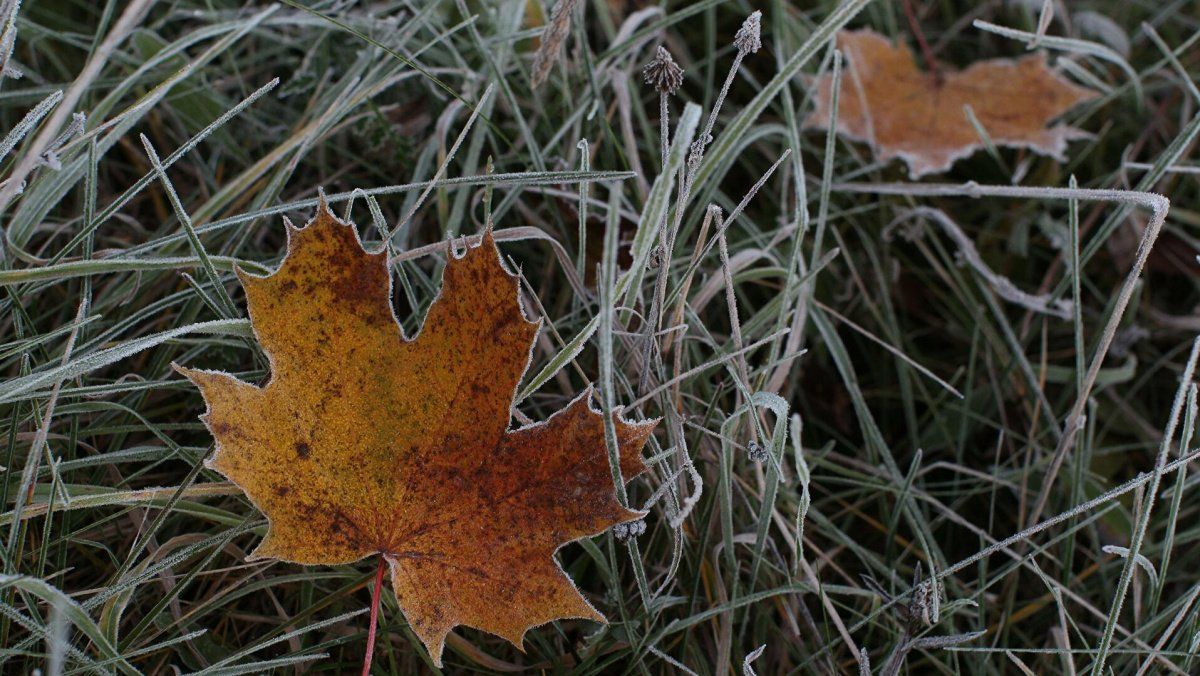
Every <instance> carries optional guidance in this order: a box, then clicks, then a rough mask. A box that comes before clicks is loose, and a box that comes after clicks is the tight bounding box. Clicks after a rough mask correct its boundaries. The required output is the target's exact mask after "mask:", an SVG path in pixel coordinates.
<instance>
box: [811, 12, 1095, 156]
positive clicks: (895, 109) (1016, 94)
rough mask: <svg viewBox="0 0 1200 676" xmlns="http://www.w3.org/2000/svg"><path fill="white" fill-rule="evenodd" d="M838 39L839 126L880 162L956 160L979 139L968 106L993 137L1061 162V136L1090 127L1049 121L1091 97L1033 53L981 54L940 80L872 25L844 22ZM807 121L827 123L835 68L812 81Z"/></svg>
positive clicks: (971, 150) (973, 148)
mask: <svg viewBox="0 0 1200 676" xmlns="http://www.w3.org/2000/svg"><path fill="white" fill-rule="evenodd" d="M837 41H838V47H839V48H841V49H842V50H843V51H844V53H845V54H846V58H847V61H848V66H847V69H846V72H845V75H844V76H843V78H842V83H841V90H840V92H841V94H840V96H839V97H838V114H837V130H838V132H839V133H841V134H842V135H844V136H846V137H848V138H850V139H853V140H855V141H864V142H866V143H869V144H870V145H871V148H872V149H873V150H874V151H875V154H876V156H877V157H878V159H879V160H881V161H884V162H886V161H888V160H891V159H893V158H896V157H899V158H901V159H903V160H904V161H905V163H907V164H908V171H909V174H910V175H911V176H912V177H913V178H919V177H921V176H922V175H924V174H929V173H936V172H941V171H946V170H947V169H949V168H950V166H951V165H952V164H954V162H955V160H959V159H962V158H964V157H966V156H968V155H970V154H972V153H974V152H975V151H976V150H978V149H980V148H982V147H983V140H982V139H981V138H980V135H979V132H978V131H977V130H976V129H975V127H974V125H972V124H971V120H970V118H969V117H968V116H967V113H966V110H965V107H966V106H970V107H971V110H972V111H973V112H974V114H975V118H976V120H978V122H979V124H980V126H982V127H983V129H984V130H985V131H986V132H987V135H988V137H989V138H990V139H991V140H992V142H993V143H994V144H996V145H1005V146H1014V147H1021V148H1029V149H1030V150H1033V151H1035V152H1038V153H1041V154H1043V155H1049V156H1051V157H1053V158H1055V159H1057V160H1059V161H1062V160H1063V159H1064V157H1063V153H1064V152H1065V151H1066V148H1067V141H1068V140H1071V139H1075V138H1085V137H1087V134H1086V133H1085V132H1082V131H1080V130H1078V129H1075V128H1073V127H1069V126H1066V125H1056V126H1054V127H1050V128H1047V127H1046V125H1047V124H1049V123H1050V121H1051V120H1053V119H1054V118H1056V117H1058V116H1059V115H1062V114H1063V113H1065V112H1067V111H1068V110H1070V109H1071V108H1072V107H1074V106H1075V105H1076V104H1078V103H1081V102H1083V101H1087V100H1089V99H1091V98H1094V97H1095V96H1096V93H1095V92H1093V91H1092V90H1090V89H1085V88H1083V87H1079V86H1077V85H1075V84H1073V83H1071V82H1069V81H1067V80H1065V79H1064V78H1063V77H1062V76H1060V75H1059V74H1058V73H1056V72H1055V71H1053V70H1051V69H1050V68H1048V67H1047V66H1046V57H1045V56H1044V55H1043V54H1041V53H1038V54H1033V55H1030V56H1026V57H1023V58H1021V59H1017V60H1015V61H1014V60H1010V59H991V60H988V61H980V62H978V63H976V64H974V65H972V66H970V67H969V68H967V69H966V70H963V71H957V72H954V71H950V72H945V73H944V75H943V77H942V78H941V79H940V80H939V79H938V78H937V77H935V76H934V75H933V74H931V73H923V72H921V71H920V70H918V69H917V64H916V60H915V58H914V57H913V53H912V51H911V50H910V49H909V48H908V47H907V46H903V45H900V46H896V45H893V44H892V43H891V42H889V41H888V40H887V38H885V37H883V36H882V35H880V34H878V33H876V32H875V31H873V30H870V29H863V30H858V31H843V32H841V33H839V34H838V38H837ZM816 87H817V93H816V110H815V111H813V113H812V114H811V115H809V116H808V118H807V119H806V120H805V122H804V125H805V126H806V127H810V128H818V129H828V128H829V121H830V103H831V98H832V89H833V76H832V75H828V74H827V75H823V76H821V77H820V78H819V79H818V80H817V82H816Z"/></svg>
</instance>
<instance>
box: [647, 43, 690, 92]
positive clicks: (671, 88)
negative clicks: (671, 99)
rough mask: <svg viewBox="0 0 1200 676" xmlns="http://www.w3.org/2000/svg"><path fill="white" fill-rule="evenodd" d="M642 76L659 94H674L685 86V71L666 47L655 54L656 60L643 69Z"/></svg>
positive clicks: (660, 48)
mask: <svg viewBox="0 0 1200 676" xmlns="http://www.w3.org/2000/svg"><path fill="white" fill-rule="evenodd" d="M642 76H643V77H644V78H646V84H648V85H650V86H651V87H654V88H655V89H657V90H658V93H659V94H674V93H675V92H676V90H678V89H679V87H680V86H681V85H682V84H683V69H682V68H680V67H679V64H677V63H675V59H672V58H671V54H670V52H668V51H667V50H666V48H664V47H659V48H658V50H657V51H655V52H654V59H653V60H652V61H650V63H648V64H646V65H645V66H644V67H643V68H642Z"/></svg>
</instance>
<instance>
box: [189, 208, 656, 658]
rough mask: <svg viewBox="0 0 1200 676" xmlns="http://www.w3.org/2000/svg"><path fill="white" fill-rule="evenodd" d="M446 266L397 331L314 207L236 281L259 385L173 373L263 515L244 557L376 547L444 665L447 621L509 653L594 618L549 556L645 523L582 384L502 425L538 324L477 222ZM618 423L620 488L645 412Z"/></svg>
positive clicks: (225, 464)
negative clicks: (544, 630)
mask: <svg viewBox="0 0 1200 676" xmlns="http://www.w3.org/2000/svg"><path fill="white" fill-rule="evenodd" d="M448 251H449V248H448ZM448 258H449V260H448V261H447V265H446V268H445V272H444V273H443V279H442V291H441V294H440V295H439V297H438V299H437V300H436V301H435V302H434V303H433V305H432V306H431V307H430V309H429V312H428V315H427V316H426V319H425V323H424V327H423V328H422V330H421V332H420V334H419V335H418V336H417V337H416V338H415V339H412V340H408V339H406V338H405V337H404V335H403V331H402V329H401V328H400V325H399V323H398V322H397V321H396V317H395V315H394V314H393V310H392V305H391V277H390V274H389V272H388V264H387V255H386V253H385V252H379V253H368V252H367V251H365V250H364V248H363V246H362V243H361V242H360V241H359V238H358V234H357V231H356V230H355V229H354V227H353V226H351V225H348V224H345V223H342V222H340V221H339V220H337V219H336V218H335V217H334V216H333V215H332V214H331V213H330V212H329V210H328V209H327V208H326V207H325V205H324V203H322V205H321V207H320V208H319V209H318V213H317V216H316V217H315V218H314V219H313V221H312V222H310V223H309V224H308V225H307V226H306V227H304V228H303V229H296V228H293V227H292V226H291V225H288V250H287V255H286V257H285V259H284V261H283V263H282V264H281V265H280V267H279V269H278V270H277V271H276V272H275V273H274V274H272V275H270V276H267V277H254V276H250V275H248V274H245V273H243V272H241V271H239V272H238V276H239V278H240V280H241V282H242V286H243V287H244V288H245V291H246V299H247V303H248V305H249V310H250V319H251V323H252V325H253V328H254V333H255V336H256V337H257V338H258V341H259V343H261V345H262V347H263V350H264V351H265V352H266V354H267V356H268V358H269V359H270V366H271V378H270V380H269V382H267V384H266V385H264V386H261V387H259V386H255V385H251V384H248V383H245V382H242V381H240V380H238V379H236V378H234V377H233V376H231V375H229V374H225V373H220V372H214V371H202V370H194V369H186V368H180V367H176V368H178V369H179V371H180V372H182V373H183V374H184V375H186V376H187V377H188V378H190V379H191V380H192V382H194V383H195V384H196V385H197V386H198V387H199V388H200V390H201V392H202V394H203V395H204V399H205V401H206V402H207V404H208V411H207V412H206V413H205V414H204V416H203V420H204V422H205V424H206V425H207V427H208V429H209V430H210V431H211V432H212V434H213V436H214V437H215V439H216V442H217V448H216V451H215V453H214V454H213V456H212V457H211V458H210V459H209V461H208V466H209V467H211V468H213V469H215V470H217V471H218V472H220V473H222V474H223V475H225V476H226V477H228V478H229V479H230V480H231V481H233V482H234V483H236V484H237V485H238V486H240V487H241V488H242V489H243V490H244V491H245V493H246V495H247V496H248V497H249V498H250V500H251V501H252V502H253V503H254V505H255V506H256V507H258V508H259V509H260V510H261V511H262V512H263V513H264V514H265V515H266V516H267V518H268V519H269V521H270V525H269V527H268V532H267V535H266V538H265V539H264V540H263V541H262V543H260V544H259V546H258V548H257V549H256V550H255V551H254V552H253V553H252V554H251V555H250V558H252V559H261V558H276V559H282V560H285V561H291V562H294V563H303V564H345V563H351V562H354V561H358V560H360V559H363V558H365V557H368V556H372V555H376V554H378V555H380V556H382V557H383V558H384V559H385V560H386V562H387V564H388V566H389V567H390V571H391V578H392V585H393V588H394V589H395V591H396V596H397V599H398V601H399V604H400V608H401V610H402V611H403V612H404V615H405V617H406V618H407V619H408V621H409V624H410V626H411V627H412V629H413V631H414V632H415V633H416V635H417V636H418V637H420V639H421V640H422V641H423V642H424V644H425V646H426V648H427V649H428V650H429V653H430V655H431V656H432V658H433V661H434V663H435V664H438V665H439V666H440V664H441V653H442V647H443V644H444V641H445V638H446V635H447V634H448V633H449V632H450V630H451V629H453V628H454V627H455V626H457V625H467V626H471V627H475V628H477V629H482V630H485V631H488V632H491V633H493V634H497V635H499V636H502V637H504V638H506V639H508V640H509V641H511V642H512V643H513V644H514V645H516V646H517V647H518V648H520V647H521V642H522V638H523V636H524V634H525V632H526V631H527V630H528V629H529V628H531V627H533V626H536V625H540V624H544V623H546V622H549V621H552V620H556V619H560V618H586V619H591V620H596V621H601V622H603V621H604V617H603V616H602V615H601V614H600V613H599V612H597V611H596V609H595V608H593V607H592V606H591V605H590V604H589V603H588V602H587V601H586V600H584V598H583V597H582V596H581V595H580V593H579V591H578V590H577V589H576V587H575V586H574V584H573V583H572V581H571V579H570V578H569V577H567V575H566V574H565V573H564V572H563V570H562V568H561V567H560V566H559V565H558V563H557V561H556V560H555V558H554V553H555V551H557V550H558V548H559V547H561V546H562V545H564V544H566V543H568V542H571V541H573V540H577V539H580V538H583V537H587V536H591V535H595V534H597V533H600V532H603V531H604V530H606V529H608V528H610V527H611V526H613V525H615V524H618V523H622V522H626V521H630V520H634V519H637V518H640V517H641V516H642V514H641V513H640V512H636V511H632V510H629V509H626V508H624V507H622V506H621V505H620V504H619V503H618V502H617V499H616V497H615V491H614V486H613V480H612V473H611V470H610V467H609V460H608V452H607V450H606V445H605V438H604V421H603V417H602V415H601V414H600V413H598V412H596V411H594V410H593V409H592V408H591V405H590V398H591V389H590V388H589V389H588V391H587V392H585V393H584V394H582V395H581V396H579V397H578V398H576V399H575V400H574V401H573V402H571V404H570V405H568V406H567V407H566V408H565V409H563V410H561V411H559V412H558V413H555V414H554V415H553V416H551V417H550V418H549V419H548V420H546V421H545V422H543V423H538V424H533V425H529V426H527V427H522V428H520V429H515V430H510V429H509V420H510V409H511V406H512V402H513V396H514V392H515V389H516V386H517V384H518V382H519V381H520V379H521V376H522V375H523V374H524V372H525V370H526V368H527V367H528V365H529V360H530V356H531V351H532V346H533V340H534V337H535V336H536V334H537V331H538V328H539V326H540V322H530V321H528V320H527V319H526V318H525V316H524V314H523V312H522V309H521V306H520V301H519V299H518V295H517V278H516V276H514V275H512V274H510V273H509V272H508V271H506V270H505V269H504V266H503V264H502V263H501V260H500V256H499V252H498V251H497V250H496V246H495V242H494V241H493V239H492V236H491V233H490V232H488V233H486V234H485V235H484V236H483V238H482V243H481V245H480V246H478V247H475V248H468V251H467V252H466V254H465V255H464V256H463V257H462V258H455V257H454V256H453V255H452V252H450V255H449V256H448ZM613 417H614V422H615V424H616V430H617V438H618V445H619V448H620V458H621V462H620V464H621V471H622V474H623V476H624V478H625V479H630V478H632V477H634V476H636V475H637V474H639V473H641V472H642V471H644V470H645V465H644V464H643V462H642V459H641V454H640V451H641V448H642V446H643V445H644V444H645V442H646V439H647V438H648V437H649V435H650V433H651V431H652V429H653V427H654V422H653V421H651V422H641V423H631V422H626V421H625V420H623V419H622V418H621V416H620V414H619V412H614V414H613Z"/></svg>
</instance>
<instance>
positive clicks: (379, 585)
mask: <svg viewBox="0 0 1200 676" xmlns="http://www.w3.org/2000/svg"><path fill="white" fill-rule="evenodd" d="M384 563H385V562H384V558H383V556H380V557H379V567H378V568H376V569H375V588H374V589H373V590H371V624H370V628H368V629H367V654H366V655H365V656H363V670H362V676H370V673H371V658H373V657H374V656H375V629H376V628H377V627H378V626H379V590H381V589H383V569H384V568H385V567H386V566H385V565H384Z"/></svg>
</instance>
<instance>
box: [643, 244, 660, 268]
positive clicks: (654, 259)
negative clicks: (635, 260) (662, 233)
mask: <svg viewBox="0 0 1200 676" xmlns="http://www.w3.org/2000/svg"><path fill="white" fill-rule="evenodd" d="M662 263H663V248H662V245H661V244H656V245H655V246H654V248H653V249H651V250H650V257H649V258H648V259H647V260H646V267H648V268H650V269H651V270H653V269H655V268H657V267H659V266H660V265H662Z"/></svg>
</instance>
